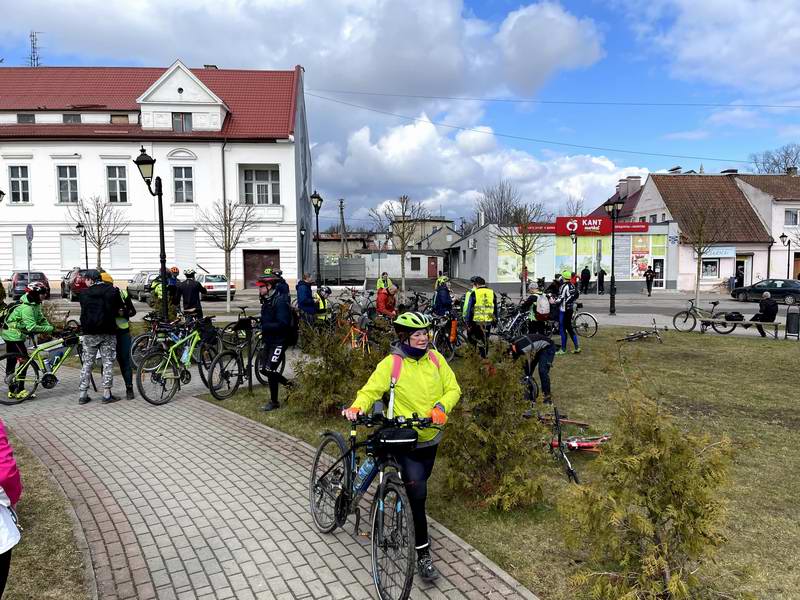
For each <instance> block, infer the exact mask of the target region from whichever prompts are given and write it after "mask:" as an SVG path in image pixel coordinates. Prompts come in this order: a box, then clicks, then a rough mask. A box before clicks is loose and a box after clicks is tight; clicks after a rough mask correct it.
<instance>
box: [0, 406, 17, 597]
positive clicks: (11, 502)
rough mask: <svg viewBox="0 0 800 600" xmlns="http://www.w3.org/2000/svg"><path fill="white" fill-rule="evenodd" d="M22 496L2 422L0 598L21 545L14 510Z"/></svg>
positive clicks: (0, 444) (15, 464) (15, 463)
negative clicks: (14, 549)
mask: <svg viewBox="0 0 800 600" xmlns="http://www.w3.org/2000/svg"><path fill="white" fill-rule="evenodd" d="M20 496H22V479H21V477H20V474H19V469H17V461H16V460H14V451H13V450H12V448H11V444H9V443H8V436H7V435H6V430H5V427H4V425H3V422H2V420H0V597H2V596H3V591H4V590H5V588H6V580H7V579H8V570H9V568H10V567H11V549H12V548H13V547H14V546H16V545H17V544H18V543H19V539H20V530H19V527H18V526H17V514H16V512H15V511H14V508H15V507H16V505H17V502H19V498H20Z"/></svg>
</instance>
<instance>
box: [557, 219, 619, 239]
mask: <svg viewBox="0 0 800 600" xmlns="http://www.w3.org/2000/svg"><path fill="white" fill-rule="evenodd" d="M572 233H574V234H575V235H611V219H609V218H608V217H556V235H570V234H572Z"/></svg>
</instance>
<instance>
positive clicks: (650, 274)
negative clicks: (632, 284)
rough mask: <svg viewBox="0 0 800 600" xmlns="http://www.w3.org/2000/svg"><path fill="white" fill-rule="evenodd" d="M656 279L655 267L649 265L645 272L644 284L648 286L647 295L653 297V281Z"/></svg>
mask: <svg viewBox="0 0 800 600" xmlns="http://www.w3.org/2000/svg"><path fill="white" fill-rule="evenodd" d="M655 278H656V272H655V271H653V267H651V266H650V265H647V270H646V271H645V272H644V282H645V283H646V284H647V295H648V296H652V295H653V280H654V279H655Z"/></svg>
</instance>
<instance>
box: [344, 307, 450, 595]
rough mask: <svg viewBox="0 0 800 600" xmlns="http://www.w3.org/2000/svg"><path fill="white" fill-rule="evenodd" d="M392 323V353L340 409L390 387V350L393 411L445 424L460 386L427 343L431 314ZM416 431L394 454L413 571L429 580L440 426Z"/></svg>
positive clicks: (357, 408) (356, 410)
mask: <svg viewBox="0 0 800 600" xmlns="http://www.w3.org/2000/svg"><path fill="white" fill-rule="evenodd" d="M394 327H395V331H396V332H397V337H398V342H396V343H395V344H393V345H392V350H391V354H390V355H389V356H387V357H386V358H384V359H383V360H382V361H381V362H380V363H378V366H377V367H376V368H375V371H374V372H373V373H372V375H371V376H370V378H369V380H368V381H367V383H366V384H365V385H364V387H362V388H361V389H360V390H359V392H358V396H357V397H356V400H355V402H353V404H352V406H351V407H350V408H348V409H347V410H344V411H342V414H343V415H344V416H345V417H347V418H348V419H350V420H351V421H355V420H356V418H357V417H358V415H359V414H361V413H364V412H367V411H369V410H370V408H372V405H373V404H374V403H375V402H376V401H378V400H380V399H381V398H382V397H383V395H384V394H385V393H387V392H388V391H389V387H390V383H391V378H392V369H393V365H394V361H395V359H394V358H393V357H392V355H396V356H399V357H400V358H401V359H402V370H401V375H400V377H399V378H398V379H397V382H396V383H395V387H394V413H395V414H394V416H401V415H402V416H404V417H411V416H412V415H413V414H414V413H416V414H417V415H418V416H419V417H430V418H431V419H432V420H433V424H434V425H438V426H444V424H445V423H447V413H448V412H450V411H451V410H452V409H453V407H454V406H455V405H456V403H457V402H458V400H459V398H460V397H461V388H460V387H459V385H458V382H457V381H456V377H455V375H454V374H453V370H452V369H451V368H450V365H448V364H447V362H446V361H445V359H444V357H443V356H442V355H441V354H439V353H438V352H437V351H436V350H432V349H430V341H429V336H428V331H429V330H430V328H431V320H430V319H429V318H428V317H427V316H426V315H423V314H422V313H418V312H407V313H403V314H402V315H400V316H399V317H397V320H395V322H394ZM418 434H419V441H418V443H417V447H416V448H415V449H414V450H412V451H411V452H409V453H407V454H405V455H400V456H397V457H396V458H397V459H398V461H399V463H400V471H401V475H402V478H403V483H404V484H405V488H406V493H407V494H408V500H409V504H410V505H411V514H412V516H413V518H414V533H415V547H416V550H417V571H418V572H419V575H420V577H421V578H422V579H423V580H425V581H432V580H434V579H436V578H437V577H438V576H439V573H438V571H437V570H436V567H434V566H433V561H432V559H431V551H430V539H429V538H428V520H427V518H426V517H425V501H426V499H427V497H428V479H429V478H430V476H431V472H432V471H433V464H434V462H435V461H436V451H437V449H438V445H439V442H440V441H441V439H442V431H441V430H437V429H421V430H418Z"/></svg>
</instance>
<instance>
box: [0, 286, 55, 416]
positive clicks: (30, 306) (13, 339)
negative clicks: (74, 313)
mask: <svg viewBox="0 0 800 600" xmlns="http://www.w3.org/2000/svg"><path fill="white" fill-rule="evenodd" d="M44 291H45V287H44V284H43V283H41V282H40V281H33V282H31V283H29V284H28V285H27V287H26V288H25V293H24V294H23V295H22V298H20V301H19V304H18V305H17V306H16V307H14V308H12V309H10V310H11V312H10V314H9V315H8V317H7V318H6V322H5V326H4V328H3V329H2V330H0V337H2V338H3V341H4V342H5V343H6V352H8V353H9V354H8V355H7V357H8V358H7V359H6V373H7V374H11V373H14V369H15V368H16V365H15V363H16V361H17V357H18V356H19V355H22V357H23V358H24V359H25V360H26V361H27V359H28V349H27V347H26V346H25V338H26V337H27V336H29V335H33V334H35V333H52V332H53V326H52V325H51V324H50V322H49V321H48V320H47V318H46V317H45V316H44V313H43V312H42V295H43V294H44ZM26 372H27V369H25V370H23V371H21V372H20V373H18V374H17V377H16V378H15V379H16V381H12V382H10V383H9V384H8V398H9V399H21V400H24V399H26V398H33V397H34V396H33V394H32V393H31V392H28V391H27V390H26V389H25V374H26Z"/></svg>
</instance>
